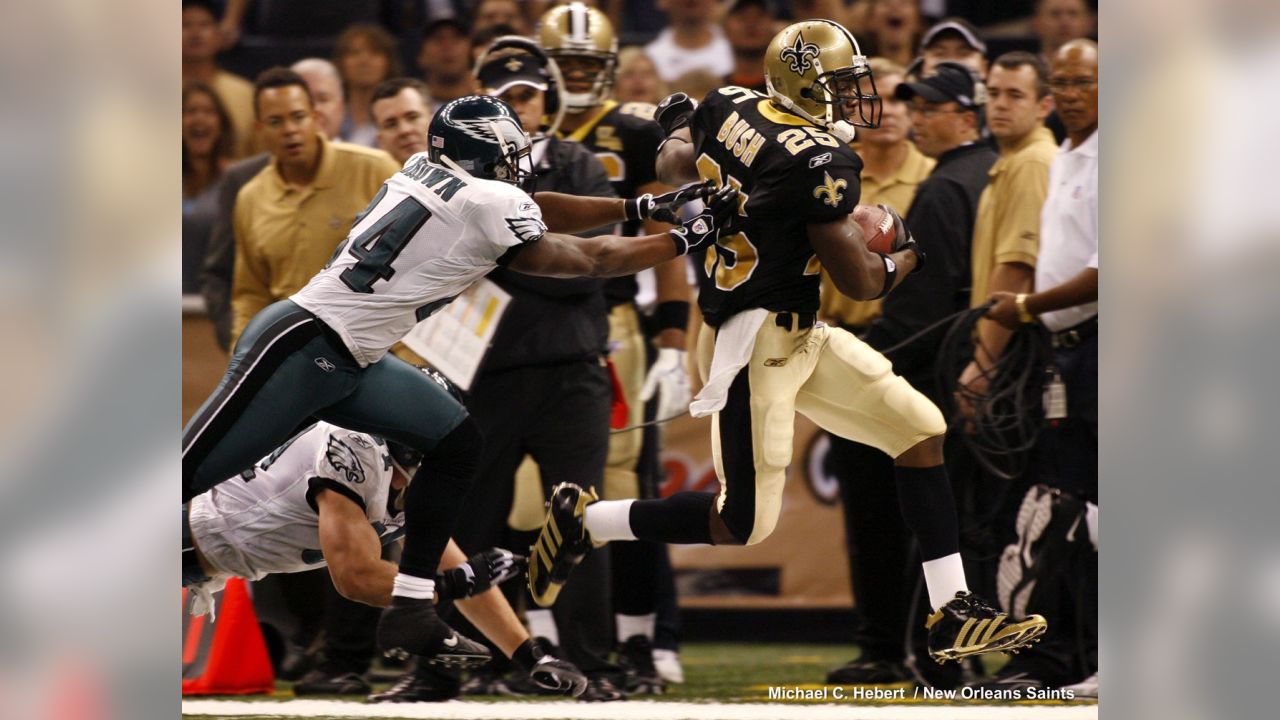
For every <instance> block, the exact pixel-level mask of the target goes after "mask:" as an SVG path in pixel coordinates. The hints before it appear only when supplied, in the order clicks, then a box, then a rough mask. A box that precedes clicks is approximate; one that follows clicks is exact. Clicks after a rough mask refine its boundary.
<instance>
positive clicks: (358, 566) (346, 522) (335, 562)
mask: <svg viewBox="0 0 1280 720" xmlns="http://www.w3.org/2000/svg"><path fill="white" fill-rule="evenodd" d="M316 510H317V511H318V512H319V515H320V550H321V552H323V553H324V559H325V562H326V563H328V565H329V576H330V577H331V578H333V586H334V588H336V589H337V591H338V592H339V593H340V594H341V595H342V596H343V597H345V598H348V599H350V600H355V601H356V602H362V603H365V604H366V605H375V606H377V607H386V606H387V605H390V604H391V590H392V587H393V586H394V585H395V579H396V566H395V565H393V564H392V563H389V562H387V561H385V560H383V559H382V541H381V540H379V539H378V533H377V532H376V531H374V529H373V526H372V525H370V524H369V518H367V517H366V516H365V514H364V510H362V509H361V508H360V506H359V505H357V504H355V503H354V502H352V501H351V500H350V499H349V498H346V497H344V496H342V495H340V494H339V493H336V492H334V491H332V490H323V491H321V492H320V493H318V494H317V495H316ZM464 559H465V558H464Z"/></svg>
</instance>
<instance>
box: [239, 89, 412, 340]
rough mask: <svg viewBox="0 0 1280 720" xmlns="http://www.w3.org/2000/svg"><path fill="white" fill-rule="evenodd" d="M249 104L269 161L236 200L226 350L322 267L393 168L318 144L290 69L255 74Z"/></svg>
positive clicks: (358, 151) (382, 160)
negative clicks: (263, 312)
mask: <svg viewBox="0 0 1280 720" xmlns="http://www.w3.org/2000/svg"><path fill="white" fill-rule="evenodd" d="M254 107H255V112H256V113H257V120H256V122H255V125H256V127H257V128H258V129H259V132H260V133H261V136H262V138H263V140H264V142H265V143H266V144H267V147H268V149H269V150H270V152H271V156H272V158H271V162H270V164H268V165H267V166H266V167H265V168H263V170H262V172H260V173H258V175H257V176H255V177H254V178H253V179H252V180H250V181H249V182H248V183H246V184H245V186H244V187H243V188H241V190H240V194H239V195H237V196H236V207H235V216H234V220H233V224H234V228H235V237H236V264H235V273H234V275H233V277H232V284H231V341H232V345H233V346H234V344H235V341H236V339H237V338H239V337H240V333H241V332H242V331H243V330H244V328H245V325H247V324H248V322H249V320H250V318H252V317H253V316H254V315H255V314H257V312H258V311H259V310H261V309H263V308H265V307H266V306H268V305H270V304H271V303H273V302H275V301H277V300H283V299H284V298H287V297H289V295H291V294H293V293H295V292H297V291H298V290H300V289H301V288H302V286H303V285H306V284H307V281H308V280H310V279H311V276H313V275H315V274H316V273H317V272H319V271H320V269H321V268H323V267H324V264H325V263H326V262H328V260H329V257H330V256H331V255H332V254H333V250H334V248H336V247H337V246H338V243H339V242H341V241H342V240H343V239H344V238H345V237H346V236H347V233H348V231H350V230H351V226H352V224H353V222H354V221H355V218H356V214H357V213H359V212H360V211H361V210H363V209H364V208H365V206H366V205H368V204H369V201H370V200H371V199H372V198H373V196H374V194H376V193H377V192H378V188H379V187H381V186H382V182H383V181H384V180H386V179H387V178H388V177H391V176H392V175H393V174H395V172H396V171H398V170H399V169H400V166H399V165H397V164H396V162H395V161H394V160H392V159H391V156H389V155H387V154H386V153H384V152H382V151H381V150H372V149H369V148H362V147H357V146H354V145H348V144H346V143H334V142H330V141H329V140H328V139H326V138H325V137H324V136H323V135H322V134H321V133H320V132H319V130H318V127H319V126H318V125H317V115H316V110H315V105H314V103H313V101H312V98H311V91H310V90H309V89H308V87H307V84H306V82H305V81H304V80H303V78H302V76H300V75H298V74H297V73H296V72H294V71H292V70H288V69H286V68H272V69H271V70H267V71H265V72H263V73H262V74H261V75H259V76H258V81H257V83H256V84H255V88H254Z"/></svg>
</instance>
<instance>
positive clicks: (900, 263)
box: [808, 216, 918, 300]
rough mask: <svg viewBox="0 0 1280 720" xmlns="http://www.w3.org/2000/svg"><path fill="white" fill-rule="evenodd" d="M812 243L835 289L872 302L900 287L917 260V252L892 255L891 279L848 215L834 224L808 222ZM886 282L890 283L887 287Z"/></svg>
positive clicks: (882, 263) (886, 266) (909, 251)
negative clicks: (892, 269)
mask: <svg viewBox="0 0 1280 720" xmlns="http://www.w3.org/2000/svg"><path fill="white" fill-rule="evenodd" d="M808 230H809V243H810V244H811V245H813V251H814V252H815V253H817V255H818V260H819V261H821V262H822V267H824V268H826V270H827V272H828V273H830V275H831V280H832V281H833V282H834V283H835V285H836V288H837V289H838V290H839V291H840V292H841V293H843V294H844V295H846V296H848V297H850V298H852V299H854V300H871V299H874V298H877V297H882V296H884V295H886V294H888V292H889V291H890V290H892V289H893V288H895V287H897V286H898V284H899V283H901V282H902V281H903V280H904V279H906V277H907V275H910V274H911V271H912V270H914V269H915V267H916V262H917V260H918V258H917V256H916V254H915V252H913V251H911V250H907V249H904V250H899V251H897V252H895V253H892V254H890V255H889V259H890V260H891V261H892V264H893V267H894V268H895V270H894V271H893V273H892V275H893V277H889V275H890V271H889V267H888V265H887V264H886V263H885V262H884V260H883V259H881V257H880V256H879V255H878V254H876V253H873V252H871V251H870V250H868V249H867V241H866V238H865V236H864V235H863V233H862V228H861V227H859V226H858V223H856V222H854V221H853V217H852V216H845V217H842V218H839V219H837V220H832V221H831V222H824V223H809V226H808ZM886 280H889V284H888V285H886V282H885V281H886Z"/></svg>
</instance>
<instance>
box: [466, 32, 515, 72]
mask: <svg viewBox="0 0 1280 720" xmlns="http://www.w3.org/2000/svg"><path fill="white" fill-rule="evenodd" d="M506 35H519V33H517V32H516V29H515V28H513V27H511V26H510V25H490V26H488V27H486V28H484V29H482V30H477V31H475V32H473V33H471V66H472V67H475V65H476V64H477V63H478V62H480V57H481V56H482V55H484V53H485V50H488V49H489V46H490V45H492V44H493V41H494V40H497V39H498V38H500V37H504V36H506Z"/></svg>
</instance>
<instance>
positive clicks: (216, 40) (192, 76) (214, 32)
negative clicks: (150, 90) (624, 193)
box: [182, 0, 256, 157]
mask: <svg viewBox="0 0 1280 720" xmlns="http://www.w3.org/2000/svg"><path fill="white" fill-rule="evenodd" d="M221 47H222V38H221V35H220V34H219V32H218V20H217V18H216V17H215V16H214V13H213V6H212V2H211V1H210V0H182V82H183V83H184V84H185V83H189V82H202V83H205V84H206V85H208V86H209V87H211V88H213V91H214V92H216V93H217V94H218V97H219V98H220V99H221V100H222V105H223V107H225V108H226V110H227V115H229V116H230V117H231V126H232V128H233V129H234V130H235V136H236V143H237V146H236V149H235V156H236V157H243V156H245V155H248V154H250V153H251V152H253V151H254V148H255V147H256V138H255V137H254V134H253V83H251V82H249V81H248V80H245V79H244V78H242V77H240V76H239V75H233V74H231V73H229V72H226V71H224V70H221V69H219V68H218V63H217V61H216V60H215V58H216V56H217V54H218V50H219V49H220V48H221Z"/></svg>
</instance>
